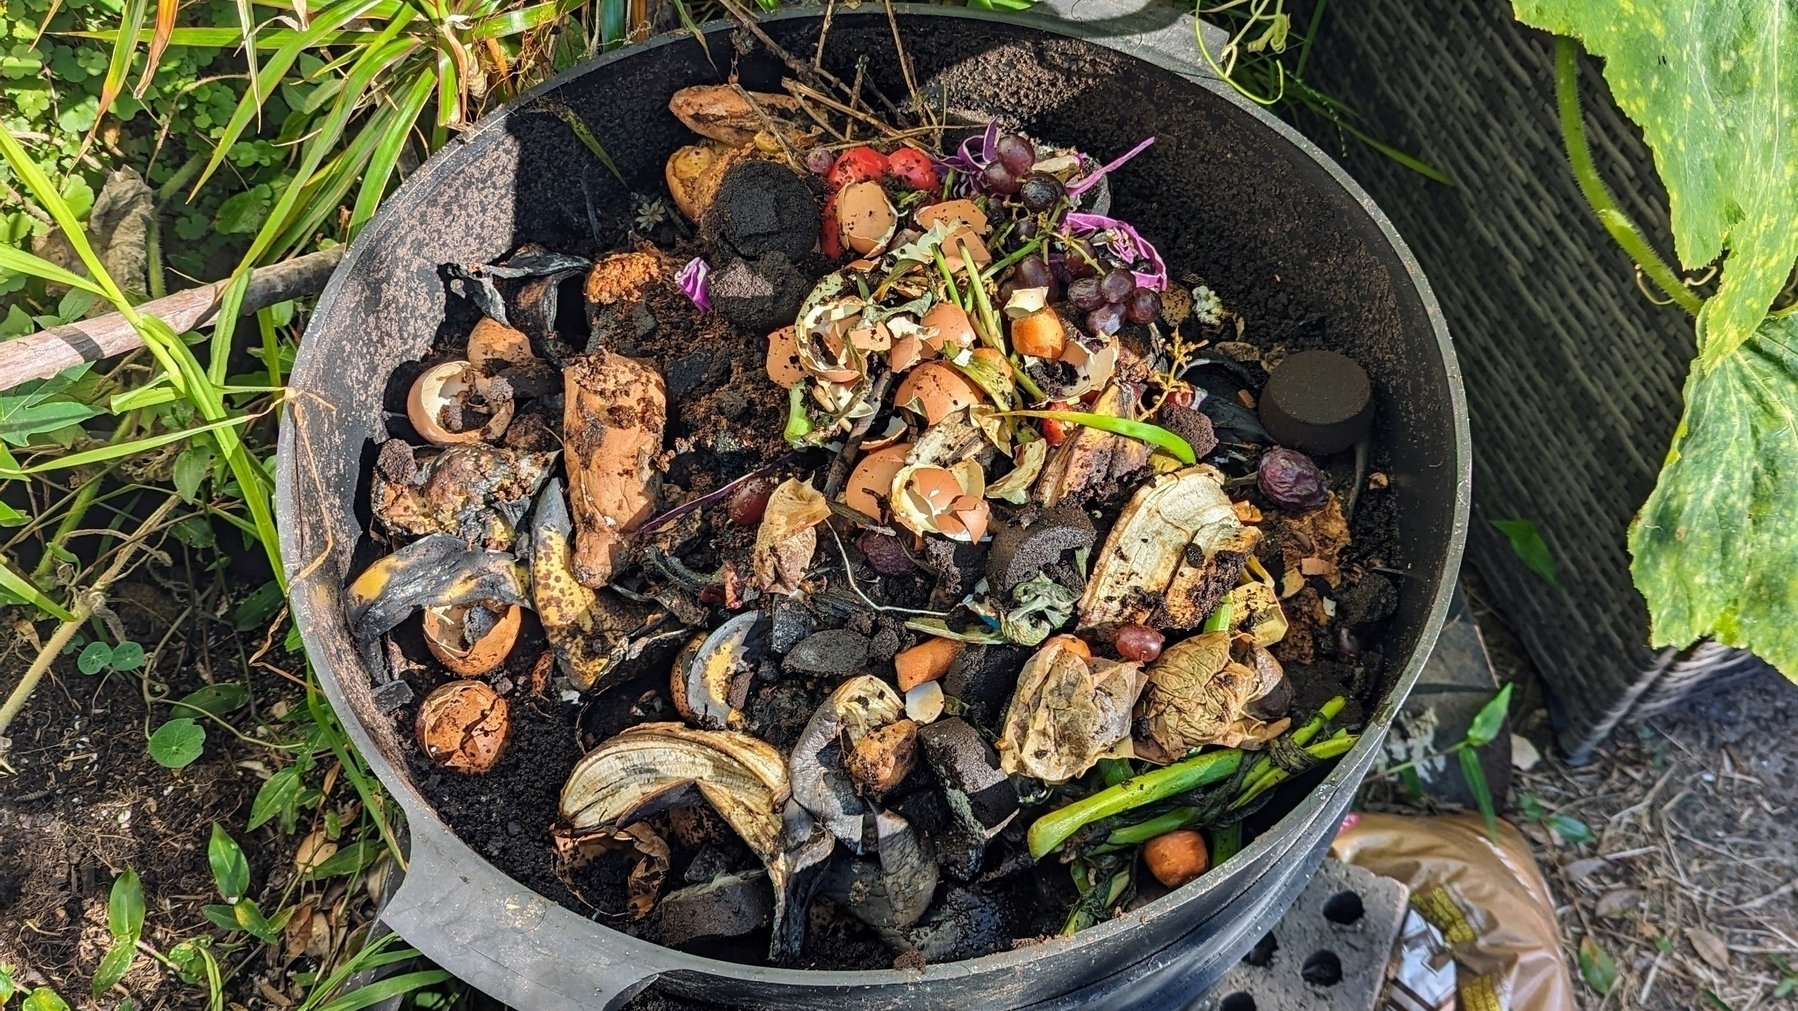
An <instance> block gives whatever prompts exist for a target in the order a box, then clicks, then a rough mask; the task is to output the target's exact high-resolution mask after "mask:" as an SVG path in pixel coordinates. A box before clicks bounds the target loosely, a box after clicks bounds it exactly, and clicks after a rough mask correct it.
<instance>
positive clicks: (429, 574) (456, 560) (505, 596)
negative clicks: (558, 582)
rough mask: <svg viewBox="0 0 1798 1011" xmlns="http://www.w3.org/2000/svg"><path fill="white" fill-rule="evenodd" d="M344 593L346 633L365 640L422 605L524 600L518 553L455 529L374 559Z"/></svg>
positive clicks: (431, 535) (389, 628) (509, 602)
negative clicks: (480, 543)
mask: <svg viewBox="0 0 1798 1011" xmlns="http://www.w3.org/2000/svg"><path fill="white" fill-rule="evenodd" d="M346 597H347V599H346V601H345V604H344V606H345V609H346V610H347V612H348V615H347V617H348V618H349V626H350V635H351V636H352V637H353V638H354V639H355V640H356V641H357V642H359V643H364V644H366V643H370V642H373V641H374V640H375V639H378V638H379V637H380V636H382V635H384V634H386V633H387V632H390V631H392V630H393V628H394V627H395V626H396V625H398V624H399V623H400V622H402V621H405V620H406V618H407V617H408V616H410V615H411V614H412V612H413V611H415V610H417V609H418V608H421V607H463V606H468V605H472V604H479V603H484V602H488V601H493V602H497V603H502V604H521V605H526V606H528V602H527V601H526V600H525V598H524V585H523V580H522V579H521V578H520V572H519V565H518V560H517V559H516V558H514V557H513V556H512V555H511V554H508V553H506V552H503V551H487V550H484V549H481V548H471V547H469V546H468V542H467V541H464V540H463V539H462V538H460V537H458V536H456V535H455V534H430V535H429V536H426V537H421V538H419V539H418V540H416V541H413V542H412V543H411V544H408V545H406V546H405V547H403V548H401V549H399V550H398V551H395V552H394V553H393V554H391V555H388V556H386V557H384V558H381V559H379V560H377V561H376V562H375V563H374V564H373V565H370V566H369V567H368V568H366V569H363V570H362V573H361V574H360V575H358V576H357V577H356V578H355V579H353V580H351V581H350V585H349V587H348V588H347V590H346Z"/></svg>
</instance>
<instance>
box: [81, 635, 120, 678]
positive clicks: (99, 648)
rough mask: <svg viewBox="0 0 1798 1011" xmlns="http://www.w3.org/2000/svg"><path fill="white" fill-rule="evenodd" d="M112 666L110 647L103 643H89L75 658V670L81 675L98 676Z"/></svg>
mask: <svg viewBox="0 0 1798 1011" xmlns="http://www.w3.org/2000/svg"><path fill="white" fill-rule="evenodd" d="M110 666H112V647H111V646H108V645H107V644H105V643H103V642H90V643H88V644H87V648H86V649H83V650H82V651H81V655H80V656H78V657H76V658H75V668H76V669H77V670H79V671H81V673H83V674H90V675H91V674H98V673H100V672H101V671H103V670H105V669H106V668H108V667H110Z"/></svg>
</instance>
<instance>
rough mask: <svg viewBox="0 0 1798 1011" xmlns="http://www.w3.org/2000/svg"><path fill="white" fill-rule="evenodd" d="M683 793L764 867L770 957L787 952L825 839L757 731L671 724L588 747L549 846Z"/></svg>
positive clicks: (782, 761)
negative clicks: (769, 892) (770, 912)
mask: <svg viewBox="0 0 1798 1011" xmlns="http://www.w3.org/2000/svg"><path fill="white" fill-rule="evenodd" d="M693 791H697V792H698V794H699V796H700V797H701V798H703V799H704V800H705V801H706V803H708V804H710V805H711V806H712V808H713V809H714V810H716V811H717V812H718V814H719V815H720V816H722V817H723V818H724V820H725V821H726V822H728V823H729V824H730V827H731V828H732V829H733V830H734V831H735V832H736V833H737V835H738V836H740V837H741V838H742V840H743V842H744V843H746V844H748V846H749V848H750V849H751V850H753V851H754V852H755V854H756V856H757V857H759V858H760V859H761V861H762V863H763V865H765V866H766V867H767V869H768V880H769V881H770V883H772V884H773V886H774V896H775V909H774V922H775V937H774V939H773V940H772V941H771V942H770V954H771V956H772V957H776V958H784V957H790V956H791V955H792V954H796V953H797V946H798V943H799V940H800V939H801V938H802V937H803V934H804V906H805V901H804V898H805V896H804V895H803V894H801V893H804V892H805V891H806V890H807V883H806V880H805V879H807V878H808V877H811V876H812V875H811V874H810V872H811V871H813V870H814V869H815V868H817V867H818V866H819V865H821V864H822V863H823V861H824V860H825V858H827V857H828V856H829V855H830V850H831V848H832V847H833V846H834V845H835V841H834V840H833V839H832V838H831V837H830V835H829V834H828V833H826V832H824V831H822V830H821V829H820V828H819V827H818V826H817V824H816V823H815V822H814V821H813V820H812V818H811V816H810V815H808V814H806V813H805V812H804V811H803V810H801V809H799V808H798V807H797V805H794V804H791V803H790V801H791V799H792V789H791V787H790V786H789V785H788V781H787V763H786V758H785V756H783V755H782V754H781V753H780V751H779V750H777V749H776V748H775V747H774V746H773V745H771V744H769V743H768V742H766V741H763V740H762V739H760V738H758V737H753V736H750V735H749V734H742V733H737V732H735V731H730V730H694V729H692V728H691V727H688V726H686V725H684V724H680V723H641V724H638V725H636V726H634V727H629V728H627V729H625V730H624V731H623V732H621V733H619V734H618V735H617V736H615V737H612V738H610V739H608V740H607V741H605V742H604V743H603V744H601V745H600V746H599V747H597V748H595V749H593V750H592V751H590V752H588V753H587V755H586V757H584V758H582V759H581V760H580V761H579V762H577V763H576V764H575V767H574V771H573V772H572V773H570V774H569V776H568V782H567V783H566V784H564V785H563V787H562V797H561V802H560V805H559V813H560V815H561V819H562V823H561V824H560V825H559V826H557V828H556V836H557V840H558V844H559V845H560V846H561V847H562V848H563V849H564V851H565V852H566V851H567V850H569V849H570V848H572V847H573V846H574V845H577V844H578V842H579V840H580V839H582V838H583V837H586V836H589V835H592V834H594V833H611V832H616V831H617V830H619V829H621V828H623V827H625V826H626V825H628V824H630V823H631V822H633V821H636V820H638V819H640V818H644V817H647V816H649V815H651V814H654V813H656V812H659V811H662V810H666V809H668V808H670V807H677V806H680V804H681V803H683V802H684V801H685V800H686V799H687V798H688V797H690V796H691V794H692V792H693ZM796 907H797V909H798V914H797V915H794V909H795V908H796Z"/></svg>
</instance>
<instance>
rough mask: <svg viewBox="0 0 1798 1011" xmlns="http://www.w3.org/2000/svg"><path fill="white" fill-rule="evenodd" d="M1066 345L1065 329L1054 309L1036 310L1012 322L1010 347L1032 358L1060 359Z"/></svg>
mask: <svg viewBox="0 0 1798 1011" xmlns="http://www.w3.org/2000/svg"><path fill="white" fill-rule="evenodd" d="M1067 345H1068V331H1067V327H1065V326H1063V325H1062V322H1061V317H1060V316H1057V315H1056V314H1055V310H1054V309H1038V310H1037V311H1035V312H1033V313H1031V314H1030V315H1028V316H1025V317H1023V318H1021V319H1016V320H1013V321H1012V324H1011V346H1012V348H1014V349H1015V350H1016V351H1017V352H1018V353H1019V354H1024V355H1029V356H1030V357H1032V358H1049V359H1054V358H1060V357H1061V353H1062V351H1063V350H1065V349H1066V348H1067Z"/></svg>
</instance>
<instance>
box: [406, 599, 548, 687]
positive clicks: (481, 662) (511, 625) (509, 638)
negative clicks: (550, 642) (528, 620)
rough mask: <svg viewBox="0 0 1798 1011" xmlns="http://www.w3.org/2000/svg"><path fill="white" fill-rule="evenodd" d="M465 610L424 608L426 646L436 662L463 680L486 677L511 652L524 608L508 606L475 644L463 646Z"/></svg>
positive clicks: (522, 618)
mask: <svg viewBox="0 0 1798 1011" xmlns="http://www.w3.org/2000/svg"><path fill="white" fill-rule="evenodd" d="M467 610H468V609H467V608H465V607H427V608H425V612H424V633H425V646H426V648H428V649H429V650H430V651H431V655H432V656H434V657H436V658H437V662H438V663H441V664H443V665H444V666H445V667H448V668H449V669H450V670H452V671H454V672H456V673H457V674H460V675H462V676H463V677H475V676H478V675H481V674H485V673H487V672H488V671H490V670H493V669H494V668H495V667H498V666H499V665H500V664H502V663H504V662H505V660H506V657H508V656H510V655H511V653H512V646H513V644H514V643H516V642H517V641H518V628H519V625H520V624H521V623H522V622H523V620H524V609H523V608H521V607H519V606H518V605H516V604H509V605H507V606H506V609H505V610H504V611H502V612H500V616H499V620H498V621H496V622H494V624H493V627H492V628H490V629H488V630H487V634H486V635H484V636H482V637H481V638H480V639H479V640H477V641H476V642H475V644H474V645H472V646H468V647H466V648H464V647H463V646H462V614H464V613H466V612H467Z"/></svg>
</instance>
